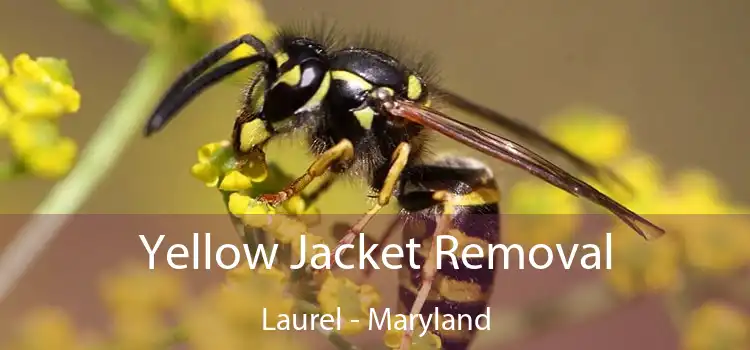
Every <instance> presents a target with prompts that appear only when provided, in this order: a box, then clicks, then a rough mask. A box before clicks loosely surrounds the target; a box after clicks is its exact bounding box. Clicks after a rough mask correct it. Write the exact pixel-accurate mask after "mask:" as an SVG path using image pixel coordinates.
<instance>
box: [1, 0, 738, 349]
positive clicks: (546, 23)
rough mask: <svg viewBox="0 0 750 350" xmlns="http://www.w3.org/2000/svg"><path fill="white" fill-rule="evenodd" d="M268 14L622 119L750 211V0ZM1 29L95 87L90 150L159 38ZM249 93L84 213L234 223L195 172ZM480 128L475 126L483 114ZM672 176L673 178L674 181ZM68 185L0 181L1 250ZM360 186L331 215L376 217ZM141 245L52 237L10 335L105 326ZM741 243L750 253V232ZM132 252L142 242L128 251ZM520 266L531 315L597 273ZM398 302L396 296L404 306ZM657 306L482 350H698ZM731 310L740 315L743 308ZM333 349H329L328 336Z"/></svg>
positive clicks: (210, 111)
mask: <svg viewBox="0 0 750 350" xmlns="http://www.w3.org/2000/svg"><path fill="white" fill-rule="evenodd" d="M68 2H69V3H75V1H68ZM80 2H81V3H83V2H84V1H80ZM209 2H210V1H209ZM262 6H263V8H264V9H265V15H266V16H267V20H268V21H270V22H272V23H274V24H278V25H281V24H285V23H291V22H295V21H299V20H306V19H309V18H314V17H321V16H323V17H326V18H329V19H332V20H333V21H335V22H336V24H337V25H338V26H339V27H340V29H341V30H342V31H343V32H356V31H362V30H364V29H374V30H376V31H379V32H383V33H386V34H388V35H390V36H393V37H396V38H403V39H406V40H407V41H408V42H409V43H413V44H414V45H413V47H414V48H415V50H420V51H426V52H432V53H433V54H434V55H435V57H436V58H437V62H438V67H439V75H440V81H441V82H442V84H443V85H445V86H447V87H449V88H450V89H452V90H454V91H456V92H458V93H460V94H462V95H464V96H468V97H470V98H471V99H473V100H475V101H477V102H480V103H482V104H485V105H487V106H489V107H491V108H493V109H496V110H499V111H502V112H504V113H507V114H509V115H513V116H517V117H518V118H521V119H523V120H525V121H527V122H528V123H531V124H532V125H543V124H544V125H548V124H549V123H548V121H549V120H551V118H553V117H555V116H559V115H563V114H565V113H568V111H571V110H578V109H581V108H588V109H593V110H595V111H597V113H601V114H604V115H608V116H615V118H616V119H617V120H620V121H624V122H625V123H627V126H628V128H629V137H630V138H631V139H632V141H631V143H632V144H633V145H635V146H633V147H634V148H637V149H638V150H640V151H641V152H644V153H647V154H649V155H650V156H651V157H652V158H653V159H655V160H657V161H658V164H659V166H660V167H661V168H662V169H663V170H664V173H665V174H673V173H679V171H681V170H682V169H702V171H705V172H707V173H710V174H712V178H713V179H714V180H715V181H716V182H717V183H720V185H721V187H722V200H725V201H726V202H731V203H748V202H750V186H748V185H747V178H748V176H747V175H748V171H749V170H750V162H747V154H748V152H750V145H749V144H748V142H747V131H748V130H749V129H750V119H748V118H746V116H747V111H748V110H750V99H749V98H748V96H749V94H748V93H750V68H748V65H747V58H748V57H750V41H748V40H747V34H748V33H750V22H747V21H746V19H747V18H748V15H750V2H747V1H743V0H725V1H721V2H711V1H700V0H684V1H677V0H661V1H656V2H655V1H645V0H631V1H607V2H602V1H594V0H578V1H553V0H544V1H534V2H529V1H520V0H503V1H487V2H478V1H475V2H455V1H442V0H441V1H436V0H433V1H427V0H411V1H392V0H383V1H377V2H365V1H356V2H355V1H343V0H340V1H337V0H318V1H315V2H305V1H293V0H277V1H264V2H262ZM247 25H249V26H252V24H249V23H248V24H247ZM0 30H2V31H3V33H4V34H5V35H3V36H0V53H2V54H3V55H4V56H5V58H6V59H7V60H9V61H10V60H11V59H13V57H15V56H16V55H18V54H20V53H24V52H25V53H28V54H30V55H31V56H32V57H38V56H52V57H58V58H64V59H65V60H67V63H68V66H69V67H70V70H71V71H72V74H73V77H74V79H75V88H76V90H78V91H79V92H80V94H81V108H80V110H79V111H78V112H77V113H75V114H72V115H70V116H64V117H63V118H61V121H60V129H61V133H62V134H64V135H67V136H70V137H72V138H73V139H74V140H75V141H76V143H77V144H78V145H79V149H83V148H84V147H85V146H86V144H87V142H88V141H89V139H90V137H91V135H92V134H93V133H94V132H95V130H96V129H97V128H98V127H99V126H100V122H101V121H102V119H103V118H104V116H105V115H106V114H107V111H108V110H109V109H110V108H111V107H112V105H113V104H114V103H115V102H116V101H117V99H118V97H119V96H120V94H121V92H122V89H123V87H124V86H125V85H126V84H127V80H128V79H129V78H130V77H131V76H133V75H134V72H135V71H136V69H137V65H138V61H139V60H140V59H141V58H142V57H143V56H144V55H145V54H146V52H147V51H148V48H147V47H146V45H142V44H141V43H138V42H134V41H132V40H129V39H128V38H125V37H123V36H122V35H118V34H116V33H113V32H112V31H111V30H108V29H107V28H105V27H103V26H101V25H99V24H97V23H93V22H91V21H85V20H83V19H82V18H80V17H79V16H76V15H75V14H73V13H72V12H71V11H69V10H66V9H65V8H63V7H62V6H60V4H58V3H57V2H53V1H39V0H28V1H23V2H22V1H4V2H2V3H0ZM227 38H228V36H227ZM217 41H218V40H217ZM207 47H208V46H207ZM186 64H187V60H178V59H175V60H174V67H172V69H174V70H175V72H176V71H179V70H180V69H182V67H184V66H185V65H186ZM241 86H242V82H241V81H233V82H230V83H227V84H224V85H220V86H217V87H216V88H214V89H211V90H209V92H207V93H206V94H204V95H203V96H201V97H200V98H199V99H198V100H197V101H196V103H193V104H191V105H190V106H189V107H188V108H186V109H185V111H184V112H183V113H182V114H181V115H180V116H179V118H177V120H176V121H175V122H173V123H171V124H170V126H169V128H167V129H165V131H164V132H162V133H160V134H158V135H157V136H156V137H153V138H151V139H148V140H147V139H144V138H142V137H140V134H138V135H136V137H135V139H133V141H132V143H130V144H129V145H128V146H127V148H126V149H125V150H124V152H123V153H122V155H121V156H119V157H118V158H117V160H116V163H115V165H114V167H113V168H112V170H111V172H110V173H108V174H107V175H106V177H105V178H104V180H103V182H102V183H101V185H100V186H98V187H96V188H95V190H94V191H93V192H92V194H91V196H90V198H88V200H86V201H85V202H84V204H83V206H82V207H81V208H80V210H79V211H78V212H80V213H87V214H221V213H224V212H225V209H224V206H223V203H222V202H221V199H220V196H218V195H217V193H216V191H215V190H211V189H207V188H206V187H205V186H202V185H200V184H199V183H197V182H196V180H195V179H194V178H193V177H192V176H191V174H190V172H189V169H190V166H191V165H192V164H193V163H194V162H195V150H196V149H197V148H198V147H200V146H201V145H203V144H205V143H207V142H212V141H218V140H222V139H225V138H227V136H228V134H229V132H230V131H231V126H232V122H233V118H234V116H235V113H236V109H237V107H238V99H239V95H240V87H241ZM465 120H467V121H471V122H475V120H472V118H471V117H467V118H465ZM562 120H564V119H562ZM584 120H585V119H584ZM545 123H547V124H545ZM559 123H563V124H564V121H563V122H558V124H559ZM478 124H479V125H482V126H485V127H487V128H492V127H491V126H490V125H489V124H482V123H478ZM586 127H590V126H587V125H583V126H582V128H583V130H587V129H586ZM139 128H140V125H139ZM591 130H594V131H595V130H599V129H596V128H592V129H591ZM138 133H140V131H138ZM589 137H590V142H591V143H592V146H593V147H597V146H596V145H597V143H596V142H598V141H596V140H598V139H597V137H596V136H592V135H589V134H586V133H584V132H581V133H580V137H578V139H577V141H576V142H577V145H578V147H580V148H584V147H585V146H586V145H587V143H588V142H589ZM3 147H5V146H3ZM274 147H275V148H274ZM435 148H437V149H451V150H457V151H459V152H465V153H467V154H474V155H476V153H475V152H469V151H467V150H466V149H464V148H461V147H460V146H457V145H456V144H455V143H453V142H451V141H444V140H441V141H438V142H436V147H435ZM7 149H8V148H0V150H2V151H3V152H2V153H0V154H7V153H8V152H7ZM274 149H275V150H277V151H280V150H281V148H280V146H273V147H272V148H271V150H269V152H268V157H269V159H270V160H273V161H278V162H279V163H280V164H281V165H282V166H283V167H284V169H285V170H288V171H289V172H290V173H299V172H300V171H303V170H304V169H305V167H306V166H307V164H308V163H309V161H310V159H311V158H309V157H307V156H306V155H302V153H300V152H302V150H303V148H302V147H299V150H300V152H298V153H300V156H297V155H296V154H295V155H293V153H292V152H288V153H286V152H285V153H284V156H283V157H279V158H278V159H275V158H274ZM277 154H278V153H277ZM480 158H482V159H485V160H487V158H486V157H481V156H480ZM494 168H495V170H496V171H497V174H499V176H500V178H501V179H500V182H501V185H503V186H504V187H510V186H511V185H512V184H513V182H512V181H511V179H516V178H518V177H519V175H522V174H519V173H518V172H515V171H512V170H509V169H507V167H504V166H503V165H502V164H498V165H497V166H495V167H494ZM506 175H507V176H506ZM523 176H525V175H523ZM669 181H670V180H669V176H666V177H665V182H666V185H669V184H670V183H669ZM675 181H676V180H675ZM54 185H55V181H52V180H39V179H34V178H20V179H13V180H12V181H9V182H6V183H0V213H3V214H6V215H4V216H3V217H4V219H2V220H3V221H5V223H4V224H3V232H2V236H1V237H0V243H2V244H3V245H5V244H8V243H9V242H10V241H11V240H12V239H13V238H15V232H16V230H17V229H18V228H19V227H20V225H21V223H22V218H24V216H22V215H15V216H14V215H11V214H28V213H31V212H33V210H34V208H35V207H36V206H37V205H38V204H39V203H40V202H41V201H42V200H43V199H44V198H45V196H46V195H47V194H48V193H49V191H50V189H51V188H52V187H53V186H54ZM358 193H360V194H361V190H360V191H358V190H357V189H356V187H353V186H351V185H347V184H340V185H338V186H336V187H335V188H334V190H333V193H331V194H330V197H328V196H327V198H328V199H327V200H324V201H323V202H322V203H321V205H320V208H321V211H323V212H324V213H332V214H354V213H358V212H363V211H364V210H366V209H367V207H368V205H367V202H366V201H365V198H364V196H356V194H358ZM707 200H708V199H707ZM743 207H744V206H743ZM662 213H666V214H669V213H671V212H669V210H668V209H667V210H666V211H663V212H662ZM699 213H700V212H697V213H694V214H699ZM706 214H708V213H706ZM26 218H27V217H26ZM121 218H122V217H120V218H118V219H117V220H122V219H121ZM139 218H141V217H139ZM86 220H92V219H86ZM102 220H104V219H102ZM144 220H146V219H144ZM175 220H176V219H175ZM11 222H12V223H11ZM227 224H228V223H227ZM102 225H103V227H102V228H101V229H100V231H104V230H107V226H108V225H109V224H107V223H106V220H105V221H103V222H102ZM217 225H218V223H217ZM743 230H744V229H743ZM68 231H70V228H68ZM64 232H65V231H64ZM743 232H748V231H743ZM623 233H624V234H632V233H628V232H623ZM73 234H75V232H73ZM61 237H62V236H61ZM86 237H89V236H86ZM227 237H230V238H231V236H230V235H228V236H227ZM230 238H227V239H230ZM134 240H136V238H135V234H134V235H133V236H127V235H126V234H124V233H123V234H112V235H110V236H108V237H93V236H92V237H89V238H87V239H86V240H82V239H80V236H78V237H73V236H67V238H60V240H58V241H55V242H53V243H52V246H51V248H50V250H49V254H52V255H51V257H50V255H49V254H47V253H45V254H47V255H43V256H42V258H41V260H40V261H39V263H38V264H37V265H35V267H34V268H33V269H32V270H31V271H30V273H29V274H28V275H26V276H25V277H24V278H23V279H22V280H21V282H20V285H19V287H18V289H16V290H15V291H14V292H13V294H11V295H10V296H9V297H8V298H7V299H6V300H4V301H2V304H0V317H2V318H3V319H2V320H0V322H1V323H2V325H3V327H2V329H3V332H2V335H4V336H8V334H10V333H9V329H10V328H11V325H13V324H14V323H16V322H17V321H18V320H19V317H21V316H20V315H21V314H23V313H24V312H26V311H28V310H30V309H31V308H32V307H34V306H40V305H41V306H44V305H51V306H55V307H62V308H64V309H66V311H69V312H71V313H72V314H73V315H75V317H74V318H75V319H77V320H78V322H83V323H85V324H92V323H93V324H95V323H96V322H95V321H92V317H93V319H94V320H100V319H101V313H102V309H101V307H99V306H97V305H99V304H98V302H94V301H91V302H89V300H93V299H94V298H96V297H97V296H98V292H97V289H96V288H97V287H96V283H97V282H96V281H98V279H99V278H100V276H101V275H102V274H103V273H104V272H105V271H107V268H110V267H112V266H114V265H117V264H118V263H119V262H120V261H121V260H124V259H125V258H127V257H136V258H139V259H140V258H142V256H141V255H142V251H140V250H139V248H140V246H139V243H138V242H137V241H135V242H133V241H134ZM735 245H746V246H750V243H748V241H747V240H744V241H741V242H740V243H735ZM123 247H130V248H132V249H131V250H130V251H129V252H128V251H126V249H125V248H123ZM92 251H96V253H92ZM115 257H117V258H115ZM504 273H507V274H509V276H508V277H507V279H503V281H504V282H502V283H501V285H502V286H503V287H502V288H501V289H502V290H503V291H500V292H498V293H496V294H497V295H496V296H495V297H493V300H496V303H495V305H497V307H498V308H503V307H509V308H510V307H515V306H518V305H520V303H522V301H523V300H527V299H524V298H526V297H528V298H530V299H529V300H531V299H534V298H531V297H529V296H528V295H529V293H536V294H539V295H540V296H539V297H540V298H541V295H550V294H552V296H553V295H554V294H556V293H551V291H554V290H562V289H563V287H564V286H568V287H571V288H575V287H576V286H578V285H580V284H581V283H584V282H581V281H582V280H583V279H586V278H583V277H581V276H579V275H580V274H578V275H577V274H576V273H566V272H563V271H561V270H559V271H556V272H555V271H552V272H549V271H545V272H544V273H538V272H537V273H532V272H529V273H526V272H524V273H520V272H504ZM387 275H388V274H382V276H377V284H379V285H383V286H385V287H384V288H391V289H395V287H394V285H395V276H392V274H391V276H387ZM576 276H577V277H576ZM742 276H747V274H746V273H745V274H744V275H742ZM204 277H205V278H206V279H211V278H212V277H210V276H204ZM738 278H739V280H741V281H744V280H745V279H747V277H738ZM389 279H390V280H392V281H393V282H392V284H389V282H388V281H389ZM731 283H732V284H733V283H734V282H731ZM738 283H739V282H738ZM515 286H518V287H517V288H516V287H515ZM510 289H513V291H509V290H510ZM540 290H541V291H544V290H546V291H547V292H546V293H539V291H540ZM748 291H749V292H750V290H748ZM597 295H598V294H597ZM81 298H84V299H81ZM390 298H391V299H387V298H386V299H387V300H390V302H393V296H391V297H390ZM514 298H516V299H514ZM659 300H660V299H658V298H649V297H643V298H640V299H637V300H635V301H634V302H632V303H631V304H628V305H627V307H620V308H619V309H614V310H615V311H611V310H610V312H604V313H602V314H601V315H599V316H597V317H591V318H586V319H583V320H577V321H576V322H563V323H562V325H561V326H560V327H548V328H549V329H547V330H545V331H544V332H541V331H540V332H536V333H530V334H529V335H528V336H525V337H519V338H517V339H512V340H509V341H503V342H502V343H500V342H495V341H493V340H492V337H491V336H490V335H480V336H479V338H478V339H479V340H478V343H477V348H478V349H497V348H502V349H546V348H549V347H552V346H555V347H556V348H562V349H566V348H574V347H575V348H584V349H589V348H591V349H597V348H603V347H607V348H611V349H626V348H628V349H630V348H633V347H638V348H643V349H677V348H683V347H684V344H681V340H680V339H681V337H683V336H681V335H679V334H678V333H679V332H677V331H676V330H675V327H673V326H672V323H671V321H670V317H669V315H668V313H667V312H665V311H664V310H662V309H661V308H659V307H657V306H658V305H659V303H660V301H659ZM745 301H746V299H745ZM532 302H533V300H532ZM732 305H737V304H736V303H735V304H732ZM542 308H543V307H542ZM722 310H723V309H722ZM722 312H723V311H719V312H718V313H717V315H719V316H715V317H718V318H716V320H719V318H721V317H720V316H721V315H723V314H722ZM728 313H729V314H731V315H730V316H727V318H728V319H732V317H734V316H733V315H735V314H734V313H732V312H728ZM740 314H741V313H740ZM97 315H98V316H97ZM715 317H714V316H711V317H709V318H710V319H713V318H715ZM741 317H746V314H745V315H744V316H741ZM717 322H718V321H717ZM744 322H746V320H745V321H744ZM730 323H731V322H730ZM6 326H7V327H6ZM498 327H499V326H498ZM732 327H733V326H732ZM708 328H710V327H708ZM719 328H722V327H719ZM723 328H731V327H729V326H724V327H723ZM545 329H546V328H545ZM738 329H740V331H738V332H736V334H739V336H736V334H735V333H732V334H734V335H733V336H734V337H735V338H737V339H744V341H746V340H747V338H748V337H749V336H748V330H747V326H746V323H745V326H744V328H743V326H739V328H738ZM743 329H744V330H743ZM497 332H502V329H500V328H498V330H497ZM311 338H314V336H312V337H311ZM683 338H684V337H683ZM733 339H734V338H733ZM0 340H2V339H0ZM378 342H379V340H378V339H375V340H373V339H369V340H367V339H366V340H364V344H370V345H364V346H363V348H365V349H370V348H378V346H379V345H376V344H378ZM696 342H697V341H696ZM717 344H718V343H717ZM727 344H742V342H741V341H740V342H733V343H727ZM745 344H747V343H745ZM311 346H312V345H311ZM728 346H729V345H728ZM732 346H734V345H732ZM319 348H321V349H324V348H328V347H326V343H325V342H323V343H322V344H321V345H320V347H319ZM695 348H696V349H697V348H701V349H738V350H740V349H742V348H741V347H731V346H730V347H719V346H718V345H717V346H715V347H695ZM217 349H218V347H217Z"/></svg>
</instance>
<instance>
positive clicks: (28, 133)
mask: <svg viewBox="0 0 750 350" xmlns="http://www.w3.org/2000/svg"><path fill="white" fill-rule="evenodd" d="M9 139H10V144H11V147H12V148H13V151H14V152H15V153H16V155H17V156H18V157H19V158H20V159H21V160H22V161H23V163H24V164H25V166H26V168H27V169H28V170H29V171H31V172H32V173H33V174H36V175H38V176H41V177H46V178H54V177H59V176H62V175H64V174H66V173H67V172H68V171H69V170H70V168H71V167H72V166H73V161H74V160H75V156H76V153H77V151H78V147H77V146H76V144H75V142H74V141H73V140H72V139H70V138H67V137H62V136H60V134H59V130H58V128H57V126H56V125H54V124H53V123H52V122H51V121H49V120H44V119H36V120H32V119H27V118H24V119H17V120H13V121H12V122H11V123H10V130H9Z"/></svg>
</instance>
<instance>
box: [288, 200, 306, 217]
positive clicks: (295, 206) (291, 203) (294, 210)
mask: <svg viewBox="0 0 750 350" xmlns="http://www.w3.org/2000/svg"><path fill="white" fill-rule="evenodd" d="M283 206H284V209H285V210H286V211H287V212H288V213H290V214H293V215H297V214H302V213H304V212H305V200H304V199H302V197H300V196H294V197H292V198H289V199H288V200H287V201H285V202H284V204H283Z"/></svg>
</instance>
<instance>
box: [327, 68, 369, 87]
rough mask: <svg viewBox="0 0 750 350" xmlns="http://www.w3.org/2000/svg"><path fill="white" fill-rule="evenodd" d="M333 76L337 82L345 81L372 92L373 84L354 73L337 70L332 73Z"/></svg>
mask: <svg viewBox="0 0 750 350" xmlns="http://www.w3.org/2000/svg"><path fill="white" fill-rule="evenodd" d="M331 75H332V77H333V79H335V80H343V81H346V82H349V83H353V84H357V85H359V87H360V89H362V90H372V84H370V83H369V82H367V80H365V79H363V78H362V77H360V76H359V75H356V74H354V73H352V72H347V71H345V70H335V71H333V72H331Z"/></svg>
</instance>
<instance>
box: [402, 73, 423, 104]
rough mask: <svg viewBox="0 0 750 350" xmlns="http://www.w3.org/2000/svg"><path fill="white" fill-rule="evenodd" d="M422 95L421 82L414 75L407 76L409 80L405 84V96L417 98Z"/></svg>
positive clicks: (411, 98) (412, 98)
mask: <svg viewBox="0 0 750 350" xmlns="http://www.w3.org/2000/svg"><path fill="white" fill-rule="evenodd" d="M421 96H422V82H421V81H419V78H417V77H416V76H414V75H410V76H409V81H408V83H407V85H406V97H407V98H409V99H410V100H413V101H414V100H417V99H419V97H421Z"/></svg>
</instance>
